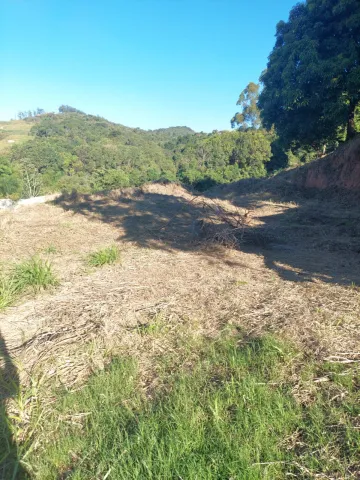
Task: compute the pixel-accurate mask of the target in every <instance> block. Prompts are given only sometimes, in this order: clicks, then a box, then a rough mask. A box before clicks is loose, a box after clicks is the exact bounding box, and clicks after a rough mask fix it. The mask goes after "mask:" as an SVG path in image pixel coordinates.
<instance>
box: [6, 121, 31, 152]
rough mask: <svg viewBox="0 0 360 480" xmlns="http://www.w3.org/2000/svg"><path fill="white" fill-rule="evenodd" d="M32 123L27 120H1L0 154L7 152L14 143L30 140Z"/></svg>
mask: <svg viewBox="0 0 360 480" xmlns="http://www.w3.org/2000/svg"><path fill="white" fill-rule="evenodd" d="M31 126H32V125H31V123H29V122H26V121H25V120H11V121H10V122H0V155H4V154H6V153H7V152H8V151H9V149H10V147H11V146H12V145H13V144H18V143H22V142H25V141H27V140H29V139H30V138H31V137H29V132H30V129H31Z"/></svg>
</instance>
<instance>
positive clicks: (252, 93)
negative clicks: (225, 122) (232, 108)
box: [231, 82, 261, 130]
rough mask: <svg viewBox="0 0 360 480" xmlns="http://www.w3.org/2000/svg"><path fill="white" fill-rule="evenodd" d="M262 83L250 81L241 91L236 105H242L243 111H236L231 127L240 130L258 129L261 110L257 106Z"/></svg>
mask: <svg viewBox="0 0 360 480" xmlns="http://www.w3.org/2000/svg"><path fill="white" fill-rule="evenodd" d="M259 89H260V85H259V84H257V83H254V82H250V83H249V84H248V85H247V87H246V88H245V89H244V90H243V91H242V92H241V93H240V96H239V99H238V101H237V102H236V105H239V106H240V107H241V112H237V113H235V115H234V116H233V118H232V119H231V127H232V128H235V127H236V126H237V127H238V129H239V130H248V129H249V128H252V129H256V128H259V127H260V125H261V120H260V111H259V109H258V106H257V102H258V99H259Z"/></svg>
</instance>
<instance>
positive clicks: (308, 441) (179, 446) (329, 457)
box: [26, 337, 360, 480]
mask: <svg viewBox="0 0 360 480" xmlns="http://www.w3.org/2000/svg"><path fill="white" fill-rule="evenodd" d="M239 340H241V339H239V338H224V339H221V340H219V341H210V342H207V343H206V345H205V346H204V347H201V348H202V351H201V353H200V355H199V357H198V360H197V361H195V362H193V364H192V365H190V364H189V362H185V365H186V366H183V367H180V368H179V369H178V370H177V371H176V372H174V365H173V364H172V361H171V360H169V356H165V357H164V358H163V361H162V362H161V363H160V364H159V365H158V371H159V372H160V377H161V380H162V384H163V387H162V388H161V389H160V390H158V391H157V392H156V393H155V394H154V393H152V396H151V397H146V396H145V394H144V392H143V390H142V388H141V383H140V381H139V378H140V374H139V369H138V366H137V364H136V362H135V361H133V360H132V359H129V358H125V359H124V358H119V359H117V360H115V361H113V363H112V364H111V365H110V367H109V368H108V369H107V370H105V371H103V372H101V373H98V374H95V375H94V376H93V377H92V378H91V379H90V381H89V382H88V384H87V385H86V386H85V387H84V388H82V389H80V390H77V391H75V392H73V393H66V392H62V393H59V392H58V393H57V403H56V406H55V409H54V411H53V412H52V414H51V415H49V414H48V415H47V417H46V427H47V428H48V430H47V431H48V434H46V441H45V443H43V445H42V447H41V448H40V447H39V446H38V447H37V448H35V449H34V450H33V451H32V452H31V453H30V455H28V458H27V460H26V462H27V463H28V464H29V465H31V467H32V471H34V472H36V478H37V479H46V480H51V479H54V480H55V479H59V478H67V479H72V480H75V479H76V480H80V479H81V480H86V479H94V478H110V479H112V478H113V479H117V480H122V479H124V480H128V479H132V480H135V479H139V480H140V479H141V480H145V479H179V480H180V479H187V480H202V479H204V480H208V479H224V480H225V479H227V480H229V479H233V480H235V479H236V480H255V479H257V480H260V479H271V480H272V479H285V478H304V479H305V478H306V479H307V478H315V475H320V474H322V475H323V476H322V477H319V478H351V477H350V476H349V475H350V473H351V472H355V469H356V468H358V467H356V465H357V466H359V460H360V457H359V452H360V438H359V435H360V432H359V430H358V429H356V428H355V427H354V423H355V419H356V417H357V416H358V415H359V414H360V403H359V391H358V388H359V376H358V373H359V372H356V369H355V370H354V369H349V367H344V366H343V365H340V366H339V365H334V364H329V365H323V366H321V367H319V366H317V365H316V364H312V363H308V364H307V365H306V366H305V367H301V365H300V364H297V363H296V362H298V361H299V355H298V354H297V352H295V351H294V350H293V349H291V348H289V346H287V345H284V344H283V343H278V342H277V341H276V340H274V339H273V338H271V337H265V338H262V339H254V340H251V341H248V342H247V343H243V342H240V343H239ZM299 369H300V371H299V372H297V382H300V383H296V384H295V385H294V383H293V381H292V380H290V379H291V378H293V377H294V372H295V371H297V370H299ZM318 375H322V376H327V378H328V382H323V383H322V382H319V383H314V382H313V380H314V378H316V377H317V376H318ZM299 379H300V380H299ZM297 385H298V387H296V386H297ZM299 386H301V390H303V389H305V390H306V388H309V392H311V395H310V397H311V400H309V401H307V402H305V403H302V402H299V401H297V400H296V397H295V396H294V395H293V391H296V392H298V393H299ZM345 392H346V393H345ZM59 419H61V420H60V421H59ZM326 475H327V476H326ZM354 478H357V477H356V476H354Z"/></svg>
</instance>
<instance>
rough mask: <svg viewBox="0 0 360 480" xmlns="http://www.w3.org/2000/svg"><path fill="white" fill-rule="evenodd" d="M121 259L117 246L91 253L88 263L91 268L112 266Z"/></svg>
mask: <svg viewBox="0 0 360 480" xmlns="http://www.w3.org/2000/svg"><path fill="white" fill-rule="evenodd" d="M119 259H120V252H119V249H118V247H117V246H116V245H112V246H111V247H106V248H102V249H101V250H97V251H96V252H93V253H90V255H89V256H88V258H87V262H88V264H89V265H90V266H91V267H102V266H103V265H111V264H113V263H115V262H117V261H118V260H119Z"/></svg>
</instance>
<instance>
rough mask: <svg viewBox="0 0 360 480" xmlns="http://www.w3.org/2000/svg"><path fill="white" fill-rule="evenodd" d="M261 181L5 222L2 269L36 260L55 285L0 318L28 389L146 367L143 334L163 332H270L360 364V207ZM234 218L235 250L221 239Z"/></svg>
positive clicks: (37, 209) (148, 194)
mask: <svg viewBox="0 0 360 480" xmlns="http://www.w3.org/2000/svg"><path fill="white" fill-rule="evenodd" d="M244 185H247V184H246V183H245V184H244ZM254 185H255V184H254ZM254 185H252V187H251V188H248V186H246V188H245V186H244V188H243V187H242V184H241V183H238V184H233V185H231V186H228V187H223V188H219V189H217V190H214V191H213V192H212V193H211V194H209V195H207V196H203V197H201V196H196V197H194V196H193V195H192V194H190V193H189V192H187V191H186V190H185V189H183V188H182V187H180V186H177V185H172V184H170V185H149V186H146V187H143V188H142V189H138V190H135V189H132V190H131V189H128V190H127V191H126V192H112V193H111V194H110V195H97V196H73V197H71V196H70V197H66V198H65V197H60V198H59V199H58V200H57V201H56V202H55V203H53V204H51V203H49V204H43V205H34V206H29V207H25V206H24V207H21V208H19V209H17V210H15V211H11V212H0V262H1V265H3V266H4V267H7V266H9V264H11V263H13V262H18V261H21V260H22V259H26V258H29V256H31V255H34V254H38V255H41V256H42V257H43V258H46V259H48V260H49V261H51V263H52V264H53V267H54V270H55V272H56V274H57V276H58V277H59V279H60V285H59V286H58V287H56V288H53V289H52V290H47V291H46V292H43V293H41V294H38V295H36V296H33V295H30V294H29V295H28V296H27V297H24V298H22V299H20V300H19V301H18V303H17V304H15V305H13V306H12V307H9V308H7V309H6V310H5V311H3V312H2V313H0V330H1V337H2V345H3V354H4V356H5V354H9V355H10V357H12V359H13V362H14V363H15V364H16V366H17V367H18V369H19V372H20V377H21V381H24V382H26V381H27V380H28V379H29V378H31V376H32V375H33V374H34V371H39V369H40V370H41V371H42V375H43V376H44V377H45V378H52V379H54V378H55V379H57V380H58V381H59V382H62V383H67V384H69V385H71V384H73V383H74V382H77V381H78V380H79V379H80V378H83V377H84V376H86V375H88V373H90V372H91V371H92V370H94V369H96V368H98V367H101V366H102V365H103V364H104V362H106V359H107V358H109V356H110V355H111V354H112V353H114V352H119V351H121V352H123V351H129V352H130V351H131V353H132V354H133V355H138V356H139V358H140V359H141V361H142V359H144V358H145V357H146V355H150V354H151V352H149V351H147V345H146V343H145V342H146V340H145V339H144V336H142V335H141V328H143V326H144V325H145V326H146V325H148V324H151V323H156V322H158V323H159V322H160V323H161V324H162V325H166V328H169V329H175V330H176V328H179V326H181V328H191V329H192V330H194V331H196V332H198V333H199V334H201V335H209V336H212V335H216V333H217V332H218V331H219V330H220V329H222V328H227V327H228V326H232V327H235V328H240V329H242V330H244V331H245V332H246V333H247V334H249V335H257V334H260V333H262V332H264V331H270V332H276V333H278V334H280V335H282V336H283V337H286V338H290V339H291V340H292V341H294V342H295V343H296V344H298V345H299V346H301V347H302V348H304V349H306V350H308V351H309V353H310V352H311V354H314V355H315V356H317V357H319V358H328V357H331V358H334V357H336V356H338V357H341V358H343V357H344V358H346V359H349V358H350V359H359V355H360V353H359V352H360V328H359V327H360V302H359V300H360V288H359V287H358V286H359V285H360V231H359V228H360V227H359V225H360V222H359V219H360V211H359V209H358V208H357V207H356V205H353V204H351V203H349V202H348V201H347V200H342V201H341V200H339V199H337V200H335V199H333V200H331V201H330V200H329V199H326V198H321V199H320V198H306V197H301V196H299V195H290V196H289V195H288V193H287V194H286V195H284V192H283V191H281V192H280V191H279V190H278V189H277V187H276V186H275V187H274V188H273V189H272V190H271V189H270V191H267V190H266V188H265V187H266V185H265V187H264V185H261V188H258V187H257V186H256V185H255V186H254ZM204 205H210V207H211V208H210V210H209V209H207V208H206V207H204ZM219 212H221V215H220V217H219ZM239 214H245V216H246V222H245V223H244V225H242V227H241V229H237V230H236V231H234V236H235V237H236V243H232V244H230V246H229V244H226V242H224V241H223V240H224V237H223V236H221V235H220V236H219V235H218V234H217V232H218V231H225V230H224V229H226V228H227V230H226V231H228V230H229V229H228V226H229V224H228V223H227V220H229V222H230V223H231V221H232V220H231V219H233V218H236V217H237V216H238V215H239ZM211 217H213V218H211ZM209 218H210V223H209V222H208V220H209ZM214 218H215V221H214V222H213V220H214ZM219 219H220V220H219ZM231 235H232V234H231ZM231 238H232V237H231ZM219 239H220V241H219ZM114 243H116V244H117V245H118V246H119V249H120V251H121V262H120V263H118V264H116V265H112V266H106V267H103V268H100V269H91V268H89V267H88V266H87V264H86V261H85V258H86V255H87V254H88V253H89V252H92V251H95V250H97V249H98V248H101V247H104V246H108V245H112V244H114ZM224 243H225V245H224ZM230 243H231V242H230ZM152 348H155V347H154V345H152ZM156 348H157V349H159V350H162V349H164V348H167V347H166V345H161V344H158V345H156ZM145 363H146V362H145V360H144V364H145Z"/></svg>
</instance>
